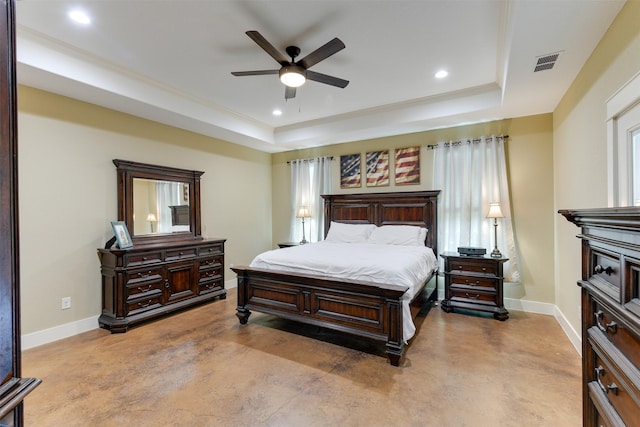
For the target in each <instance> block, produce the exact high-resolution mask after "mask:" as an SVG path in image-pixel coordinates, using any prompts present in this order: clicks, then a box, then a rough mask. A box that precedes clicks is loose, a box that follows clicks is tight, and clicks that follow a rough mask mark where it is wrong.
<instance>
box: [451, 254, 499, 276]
mask: <svg viewBox="0 0 640 427" xmlns="http://www.w3.org/2000/svg"><path fill="white" fill-rule="evenodd" d="M449 262H450V264H449V266H450V269H449V271H450V272H452V273H455V272H456V271H460V272H467V273H468V272H470V273H482V274H490V275H492V276H496V275H497V274H498V268H497V264H496V263H493V262H487V260H486V259H485V258H480V259H474V258H473V257H469V258H461V257H458V258H456V259H455V260H450V261H449Z"/></svg>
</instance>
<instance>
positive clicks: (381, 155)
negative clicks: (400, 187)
mask: <svg viewBox="0 0 640 427" xmlns="http://www.w3.org/2000/svg"><path fill="white" fill-rule="evenodd" d="M366 159H367V187H383V186H386V185H389V150H386V151H373V152H370V153H367V155H366Z"/></svg>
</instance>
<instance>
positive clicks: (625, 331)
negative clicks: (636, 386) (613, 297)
mask: <svg viewBox="0 0 640 427" xmlns="http://www.w3.org/2000/svg"><path fill="white" fill-rule="evenodd" d="M594 308H595V310H594V315H593V319H590V322H589V324H590V329H589V330H590V334H591V335H593V331H592V330H595V329H597V330H598V331H601V332H602V334H604V336H605V337H606V338H607V340H609V341H610V342H611V343H612V344H613V345H614V346H615V347H616V348H617V349H619V350H620V351H621V352H622V353H624V354H625V355H626V357H627V358H628V359H629V361H630V362H631V363H632V364H633V365H634V366H635V368H636V369H639V370H640V337H638V336H637V335H635V333H634V332H633V331H631V330H630V329H629V328H628V327H627V322H625V321H624V320H622V319H620V318H618V317H617V316H616V315H614V314H613V313H611V312H610V311H609V310H607V309H606V308H605V307H604V306H603V305H602V304H600V303H599V302H598V301H597V300H594Z"/></svg>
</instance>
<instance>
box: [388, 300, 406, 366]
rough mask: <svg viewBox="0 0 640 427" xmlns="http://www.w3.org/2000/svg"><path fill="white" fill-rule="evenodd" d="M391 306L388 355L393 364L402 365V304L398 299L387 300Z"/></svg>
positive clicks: (389, 306)
mask: <svg viewBox="0 0 640 427" xmlns="http://www.w3.org/2000/svg"><path fill="white" fill-rule="evenodd" d="M387 307H388V308H389V313H388V314H389V337H388V339H387V356H388V357H389V362H390V363H391V365H392V366H400V359H401V358H402V355H403V353H404V342H403V341H402V304H401V302H400V301H398V300H390V299H388V300H387Z"/></svg>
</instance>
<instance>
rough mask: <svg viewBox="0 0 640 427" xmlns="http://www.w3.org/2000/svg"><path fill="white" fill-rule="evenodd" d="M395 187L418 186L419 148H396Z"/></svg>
mask: <svg viewBox="0 0 640 427" xmlns="http://www.w3.org/2000/svg"><path fill="white" fill-rule="evenodd" d="M394 166H395V168H394V169H395V183H396V185H411V184H420V147H408V148H396V151H395V164H394Z"/></svg>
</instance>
